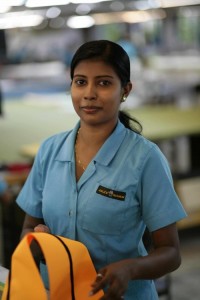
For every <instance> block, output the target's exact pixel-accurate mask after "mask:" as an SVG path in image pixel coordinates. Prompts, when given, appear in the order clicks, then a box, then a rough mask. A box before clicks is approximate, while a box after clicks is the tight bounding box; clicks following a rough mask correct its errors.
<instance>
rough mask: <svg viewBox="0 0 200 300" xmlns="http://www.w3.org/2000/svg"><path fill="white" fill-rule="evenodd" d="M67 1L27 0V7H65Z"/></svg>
mask: <svg viewBox="0 0 200 300" xmlns="http://www.w3.org/2000/svg"><path fill="white" fill-rule="evenodd" d="M69 3H70V1H69V0H27V1H26V6H27V7H42V6H53V5H54V6H55V5H56V6H58V5H67V4H69Z"/></svg>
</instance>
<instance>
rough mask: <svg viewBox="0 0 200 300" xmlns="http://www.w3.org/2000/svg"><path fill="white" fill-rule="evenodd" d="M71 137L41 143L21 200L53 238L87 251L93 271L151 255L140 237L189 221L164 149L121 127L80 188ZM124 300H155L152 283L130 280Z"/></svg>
mask: <svg viewBox="0 0 200 300" xmlns="http://www.w3.org/2000/svg"><path fill="white" fill-rule="evenodd" d="M78 127H79V123H78V124H77V125H76V127H75V128H74V129H73V130H72V131H68V132H64V133H60V134H57V135H55V136H53V137H50V138H48V139H47V140H46V141H44V142H43V143H42V145H41V147H40V149H39V152H38V154H37V156H36V158H35V162H34V165H33V168H32V170H31V173H30V175H29V177H28V179H27V181H26V183H25V185H24V187H23V189H22V191H21V193H20V195H19V197H18V199H17V203H18V205H19V206H20V207H21V208H22V209H23V210H24V211H25V212H26V213H28V214H30V215H31V216H33V217H37V218H43V219H44V221H45V223H46V225H47V226H49V228H50V230H51V232H52V233H53V234H57V235H61V236H65V237H68V238H71V239H75V240H78V241H80V242H82V243H84V244H85V245H86V247H87V248H88V250H89V252H90V255H91V257H92V260H93V262H94V265H95V267H96V269H97V270H98V269H99V268H101V267H104V266H106V265H107V264H109V263H111V262H115V261H119V260H122V259H127V258H133V257H138V256H141V255H146V250H145V248H144V245H143V243H142V236H143V233H144V230H145V227H146V226H147V227H148V229H149V230H150V231H154V230H157V229H159V228H161V227H164V226H167V225H169V224H171V223H174V222H176V221H178V220H180V219H182V218H184V217H185V216H186V214H185V211H184V209H183V207H182V205H181V203H180V201H179V199H178V197H177V195H176V193H175V191H174V187H173V181H172V176H171V172H170V169H169V166H168V163H167V161H166V159H165V157H164V156H163V154H162V153H161V151H160V150H159V148H158V147H157V146H156V145H155V144H154V143H152V142H150V141H148V140H147V139H145V138H144V137H142V136H140V135H138V134H136V133H134V132H133V131H131V130H129V129H127V128H125V127H124V125H123V124H122V123H120V122H118V124H117V127H116V129H115V130H114V132H113V133H112V134H111V135H110V137H109V138H108V139H107V140H106V141H105V143H104V144H103V146H102V147H101V149H100V150H99V152H98V153H97V154H96V156H95V157H94V159H93V160H92V161H91V163H90V164H89V165H88V167H87V169H86V170H85V172H84V173H83V175H82V176H81V178H80V179H79V181H78V182H76V177H75V158H74V142H75V139H76V133H77V130H78ZM125 299H126V300H131V299H134V300H137V299H138V300H151V299H152V300H153V299H158V298H157V295H156V291H155V287H154V284H153V281H151V280H136V281H131V282H130V284H129V288H128V290H127V293H126V295H125Z"/></svg>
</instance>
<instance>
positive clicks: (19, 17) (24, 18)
mask: <svg viewBox="0 0 200 300" xmlns="http://www.w3.org/2000/svg"><path fill="white" fill-rule="evenodd" d="M43 20H44V17H43V16H41V15H39V14H36V13H35V14H33V13H28V12H17V13H14V12H13V13H7V14H4V15H3V16H2V17H1V18H0V29H11V28H21V27H32V26H38V25H40V24H41V23H42V21H43Z"/></svg>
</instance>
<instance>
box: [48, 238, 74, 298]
mask: <svg viewBox="0 0 200 300" xmlns="http://www.w3.org/2000/svg"><path fill="white" fill-rule="evenodd" d="M54 237H56V238H57V239H58V240H59V241H60V242H61V244H62V245H63V247H64V248H65V250H66V252H67V254H68V257H69V264H70V281H71V295H72V300H76V299H75V292H74V271H73V261H72V256H71V253H70V250H69V248H68V246H67V245H66V244H65V243H64V242H63V240H62V239H61V238H60V237H59V236H57V235H54ZM50 288H51V287H50Z"/></svg>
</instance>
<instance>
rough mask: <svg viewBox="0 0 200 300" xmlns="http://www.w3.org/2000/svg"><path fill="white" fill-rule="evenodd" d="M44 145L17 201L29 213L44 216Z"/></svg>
mask: <svg viewBox="0 0 200 300" xmlns="http://www.w3.org/2000/svg"><path fill="white" fill-rule="evenodd" d="M41 156H42V147H41V148H40V149H39V151H38V154H37V155H36V157H35V160H34V164H33V166H32V169H31V171H30V173H29V176H28V178H27V180H26V182H25V184H24V186H23V188H22V190H21V191H20V193H19V195H18V197H17V199H16V202H17V204H18V205H19V206H20V207H21V209H22V210H24V211H25V212H26V213H27V214H29V215H31V216H33V217H36V218H42V191H43V184H42V159H41Z"/></svg>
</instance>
